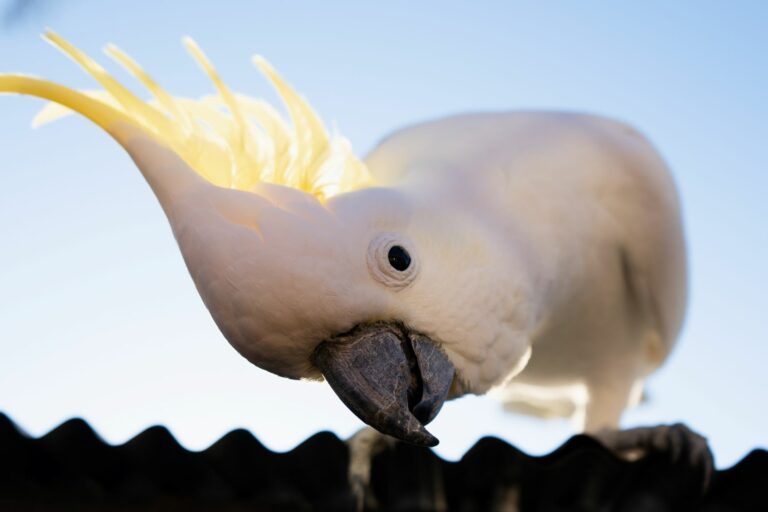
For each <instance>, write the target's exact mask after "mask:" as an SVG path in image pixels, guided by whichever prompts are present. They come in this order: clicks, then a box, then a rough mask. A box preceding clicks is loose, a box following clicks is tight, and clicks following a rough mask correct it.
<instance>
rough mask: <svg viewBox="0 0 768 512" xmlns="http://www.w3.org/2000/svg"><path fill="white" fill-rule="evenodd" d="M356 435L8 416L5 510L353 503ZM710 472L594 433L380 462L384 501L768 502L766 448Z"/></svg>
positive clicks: (630, 505)
mask: <svg viewBox="0 0 768 512" xmlns="http://www.w3.org/2000/svg"><path fill="white" fill-rule="evenodd" d="M347 457H348V452H347V446H346V444H345V443H344V442H343V441H341V440H340V439H339V438H337V437H336V436H335V435H333V434H330V433H327V432H321V433H319V434H316V435H314V436H312V437H311V438H309V439H307V440H306V441H305V442H304V443H302V444H301V445H299V446H297V447H296V448H294V449H293V450H291V451H289V452H286V453H275V452H272V451H270V450H268V449H267V448H265V447H264V446H263V445H262V444H261V443H260V442H259V441H258V440H257V439H256V438H255V437H253V435H252V434H250V433H249V432H247V431H245V430H234V431H232V432H230V433H228V434H226V435H225V436H224V437H222V438H221V439H220V440H219V441H217V442H216V443H214V444H213V445H211V446H210V447H209V448H208V449H206V450H204V451H201V452H190V451H188V450H186V449H184V448H183V447H182V446H181V445H179V443H178V442H177V441H176V439H175V438H174V437H173V436H172V435H171V433H170V432H169V431H168V430H167V429H165V428H164V427H151V428H149V429H147V430H145V431H144V432H142V433H140V434H139V435H137V436H136V437H134V438H133V439H131V440H130V441H128V442H127V443H125V444H123V445H119V446H112V445H109V444H107V443H105V442H104V441H103V440H101V439H100V438H99V436H98V434H96V432H94V431H93V429H91V427H90V426H89V425H88V424H87V423H86V422H85V421H83V420H80V419H73V420H69V421H67V422H65V423H63V424H62V425H60V426H59V427H57V428H56V429H54V430H52V431H51V432H49V433H48V434H46V435H45V436H43V437H40V438H31V437H29V436H26V435H25V434H23V433H22V432H21V431H20V430H19V429H18V428H17V427H16V426H15V424H14V423H13V422H12V421H11V420H10V419H9V418H8V417H7V416H4V415H2V414H0V510H14V511H15V510H40V511H45V510H56V511H61V510H78V511H90V510H93V511H95V510H99V511H111V510H120V511H129V510H131V511H132V510H184V511H203V510H216V511H245V510H354V503H355V502H354V498H353V496H352V494H351V492H350V490H349V487H348V485H347V483H346V471H347ZM702 478H703V477H702V475H701V474H700V473H699V472H698V471H697V470H696V468H691V467H687V465H686V463H685V462H683V461H681V460H678V461H674V460H669V459H668V458H667V457H665V456H662V455H655V456H649V457H646V458H643V459H641V460H639V461H636V462H631V463H630V462H626V461H623V460H620V459H618V458H616V457H615V456H614V455H613V454H612V453H611V452H609V451H608V450H607V449H605V448H604V447H603V446H602V445H600V444H599V443H597V442H596V441H595V440H593V439H591V438H589V437H587V436H575V437H573V438H571V439H570V440H569V441H568V442H566V443H565V444H564V445H563V446H561V447H560V448H559V449H557V450H555V451H554V452H552V453H551V454H549V455H546V456H543V457H532V456H529V455H527V454H525V453H523V452H521V451H519V450H517V449H515V448H514V447H512V446H510V445H509V444H507V443H505V442H503V441H501V440H499V439H494V438H485V439H482V440H480V441H479V442H478V443H477V444H476V445H475V446H474V447H473V448H471V449H470V450H469V451H468V452H467V453H466V454H465V455H464V457H463V458H462V459H461V460H460V461H459V462H448V461H445V460H442V459H440V458H439V457H437V456H436V455H435V454H434V453H433V452H431V451H429V450H426V449H422V448H417V447H412V446H409V445H405V444H397V445H396V446H395V448H394V449H392V450H389V451H387V452H384V453H382V454H380V455H378V456H376V458H375V459H374V461H373V469H372V483H371V486H372V491H373V494H374V496H375V499H376V501H377V502H378V504H379V510H460V511H471V510H482V511H485V510H504V511H506V510H510V511H511V510H522V511H526V510H536V511H550V510H552V511H555V510H557V511H561V510H562V511H565V510H621V511H645V510H653V511H664V510H674V511H677V510H701V511H708V512H710V511H721V510H760V511H766V510H768V452H766V451H765V450H755V451H753V452H751V453H750V454H748V455H747V456H746V457H745V458H744V459H743V460H742V461H741V462H740V463H739V464H737V465H735V466H734V467H732V468H730V469H727V470H723V471H718V472H717V473H716V474H715V475H714V477H713V480H712V483H711V485H710V487H709V488H708V489H707V490H706V491H705V492H704V493H702Z"/></svg>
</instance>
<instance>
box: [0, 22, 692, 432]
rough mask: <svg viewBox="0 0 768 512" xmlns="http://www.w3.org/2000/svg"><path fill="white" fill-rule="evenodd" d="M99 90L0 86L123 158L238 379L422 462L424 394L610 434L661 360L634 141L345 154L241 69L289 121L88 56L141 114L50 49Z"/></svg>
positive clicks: (605, 132)
mask: <svg viewBox="0 0 768 512" xmlns="http://www.w3.org/2000/svg"><path fill="white" fill-rule="evenodd" d="M46 38H47V40H48V41H49V42H51V43H52V44H53V45H54V46H56V47H57V48H59V49H60V50H62V51H63V52H64V53H66V54H67V55H68V56H69V57H71V58H72V59H73V60H74V61H76V62H77V63H78V64H79V65H80V66H81V67H82V68H84V69H85V70H86V71H87V72H88V73H89V74H90V75H91V76H93V77H94V78H95V79H96V80H97V81H98V82H99V84H100V85H101V86H102V87H103V90H100V91H84V92H78V91H75V90H72V89H69V88H67V87H64V86H62V85H58V84H56V83H52V82H49V81H45V80H41V79H37V78H32V77H28V76H21V75H9V74H6V75H0V92H4V93H18V94H26V95H32V96H38V97H41V98H44V99H47V100H50V101H52V102H54V103H53V104H49V105H48V106H47V107H45V109H44V110H43V111H42V112H41V113H40V115H39V116H38V117H37V118H36V120H35V124H41V123H43V122H47V121H51V120H53V119H55V118H57V117H61V116H62V115H64V114H66V113H68V112H70V111H75V112H78V113H80V114H82V115H84V116H86V117H87V118H89V119H90V120H91V121H93V122H95V123H96V124H98V125H99V126H100V127H101V128H103V129H104V130H105V131H106V132H107V133H108V134H109V135H111V136H112V137H113V138H114V139H115V140H116V141H117V142H118V143H119V144H120V145H121V146H122V147H123V148H124V149H125V150H126V151H127V152H128V154H129V155H130V156H131V157H132V159H133V160H134V162H135V163H136V165H137V167H138V168H139V169H140V170H141V172H142V174H143V175H144V178H145V179H146V180H147V182H148V183H149V185H150V187H151V188H152V191H153V192H154V194H155V195H156V196H157V199H158V200H159V202H160V205H161V206H162V208H163V210H164V212H165V214H166V216H167V218H168V221H169V222H170V226H171V228H172V230H173V234H174V236H175V238H176V240H177V242H178V245H179V248H180V250H181V253H182V255H183V257H184V261H185V263H186V265H187V268H188V270H189V273H190V275H191V277H192V279H193V281H194V283H195V285H196V287H197V290H198V292H199V293H200V296H201V297H202V300H203V302H204V303H205V305H206V306H207V308H208V310H209V311H210V313H211V316H212V317H213V319H214V321H215V322H216V324H217V325H218V327H219V329H220V330H221V332H222V334H223V335H224V337H225V338H226V339H227V340H228V341H229V343H230V344H231V345H232V346H233V347H234V348H235V349H236V350H237V351H238V352H239V353H240V354H242V356H243V357H245V358H246V359H247V360H248V361H250V362H251V363H253V364H254V365H256V366H258V367H260V368H263V369H264V370H267V371H270V372H272V373H275V374H277V375H280V376H283V377H288V378H291V379H322V378H324V379H325V380H326V381H327V382H328V383H329V384H330V386H331V387H332V388H333V390H334V391H335V393H336V394H337V395H338V396H339V398H340V399H341V400H342V401H343V402H344V403H345V404H346V405H347V406H348V407H349V409H351V411H352V412H354V413H355V414H356V415H357V416H358V417H359V418H360V419H361V420H362V421H364V422H365V423H367V424H369V425H371V426H372V427H374V428H375V429H377V430H378V431H380V432H382V433H385V434H389V435H391V436H394V437H396V438H399V439H401V440H404V441H407V442H410V443H414V444H417V445H423V446H433V445H435V444H437V439H436V438H435V437H434V436H433V435H432V434H430V433H429V432H428V431H427V430H426V428H425V425H426V424H428V423H429V422H430V421H431V420H432V419H433V418H434V417H435V416H436V415H437V414H438V412H439V410H440V408H441V406H442V404H443V402H444V401H445V400H446V399H449V398H453V397H459V396H461V395H465V394H468V393H469V394H484V393H486V392H488V391H489V390H491V389H500V390H501V393H502V395H503V397H504V399H505V401H506V403H507V405H508V406H509V407H510V408H513V409H517V410H522V411H525V412H529V413H534V414H537V415H540V416H553V415H556V416H568V417H572V418H574V419H575V421H577V422H578V423H579V429H580V430H583V431H586V432H599V431H602V430H604V429H616V428H617V427H618V425H619V419H620V417H621V414H622V411H624V409H625V408H626V407H627V406H628V405H630V404H632V403H633V402H634V401H637V399H638V398H639V396H640V393H641V390H642V385H643V381H644V379H645V378H646V376H648V374H650V373H651V372H652V371H653V370H655V369H656V368H657V367H658V366H659V365H660V364H661V363H662V362H663V361H664V360H665V358H666V357H667V356H668V355H669V353H670V351H671V350H672V348H673V345H674V343H675V340H676V338H677V335H678V331H679V330H680V327H681V322H682V321H683V316H684V312H685V306H686V254H685V252H686V251H685V244H684V238H683V230H682V225H681V218H680V206H679V201H678V196H677V192H676V188H675V185H674V183H673V180H672V178H671V177H670V174H669V172H668V170H667V167H666V165H665V164H664V162H663V161H662V159H661V158H660V156H659V155H658V153H657V152H656V150H655V149H654V148H653V146H652V145H651V144H650V143H649V142H648V141H647V140H646V139H645V138H644V137H643V136H642V135H641V134H640V133H638V132H637V131H636V130H634V129H633V128H631V127H630V126H628V125H626V124H623V123H621V122H617V121H613V120H610V119H606V118H602V117H597V116H593V115H584V114H574V113H557V112H514V113H496V114H492V113H483V114H468V115H457V116H454V117H449V118H445V119H440V120H436V121H429V122H425V123H421V124H417V125H414V126H411V127H408V128H405V129H402V130H399V131H397V132H396V133H394V134H393V135H391V136H389V137H387V138H386V139H385V140H384V141H383V142H382V143H381V144H380V145H379V146H378V147H377V148H375V149H374V150H373V151H372V152H371V153H370V154H369V155H368V157H367V158H366V159H365V160H364V161H361V160H358V159H357V158H356V157H355V156H354V154H353V153H352V151H351V149H350V145H349V143H348V142H347V140H346V139H344V138H343V137H341V136H339V135H334V136H329V135H328V133H327V131H326V129H325V128H324V126H323V124H322V122H321V121H320V119H319V118H318V116H317V115H316V114H315V113H314V111H313V110H312V109H311V108H310V107H309V105H308V104H307V103H306V102H305V100H304V99H303V98H302V97H301V96H299V95H298V94H297V93H296V92H295V91H294V90H293V89H292V88H291V87H290V86H289V85H288V84H287V83H286V82H285V81H284V80H283V79H282V78H281V77H280V76H279V75H278V74H277V73H276V72H275V70H274V69H273V68H272V67H271V66H270V65H269V64H268V63H267V62H266V61H265V60H264V59H263V58H260V57H256V58H255V59H254V62H255V64H256V65H257V66H258V67H259V68H260V69H261V71H262V72H263V73H264V74H265V75H266V77H267V78H268V79H269V80H270V81H271V83H272V84H273V85H274V86H275V88H276V89H277V92H278V93H279V95H280V96H281V98H282V100H283V101H284V103H285V106H286V107H287V111H288V113H289V115H290V122H287V121H285V120H284V119H283V118H282V117H281V115H280V114H279V113H278V112H277V110H275V109H274V108H272V107H271V106H270V105H268V104H267V103H265V102H263V101H261V100H257V99H253V98H251V97H248V96H245V95H240V94H235V93H233V92H232V91H230V89H229V88H228V87H227V86H226V85H225V84H224V83H223V81H222V80H221V78H220V77H219V75H218V74H217V72H216V71H215V69H214V67H213V66H212V64H211V63H210V61H209V60H208V58H207V57H206V56H205V55H204V54H203V52H202V51H201V50H200V48H199V47H198V46H197V45H196V44H195V43H194V42H193V41H192V40H191V39H185V44H186V47H187V48H188V50H189V51H190V53H191V54H192V55H193V57H194V58H195V59H196V60H197V62H198V63H199V64H200V65H201V67H202V68H203V69H204V71H205V72H206V73H207V75H208V76H209V77H210V78H211V80H212V81H213V83H214V85H215V87H216V90H217V94H216V95H213V96H208V97H203V98H202V99H199V100H192V99H186V98H179V97H173V96H171V95H170V94H168V93H167V92H166V91H165V90H164V89H162V88H161V87H160V86H159V85H158V84H157V83H156V82H155V81H154V80H153V79H152V78H150V77H149V76H148V75H147V74H146V73H145V71H144V70H142V68H140V67H139V65H138V64H137V63H136V62H135V61H133V60H132V59H131V58H130V57H129V56H128V55H126V54H125V53H123V52H122V51H120V50H119V49H117V48H116V47H114V46H108V47H107V49H106V53H107V54H108V55H109V56H110V57H111V58H113V59H114V60H116V61H117V62H118V63H119V64H120V65H121V66H123V67H124V68H126V69H127V70H128V71H129V72H130V73H131V74H132V75H134V76H135V77H136V78H137V79H138V80H139V81H140V82H141V83H142V84H143V85H144V86H146V88H147V89H148V90H149V92H150V93H151V94H152V96H153V99H152V100H150V101H144V100H142V99H140V98H139V97H138V96H136V95H134V93H132V92H131V91H129V90H128V89H127V88H125V87H124V86H123V85H121V84H120V83H119V82H118V81H117V80H116V79H115V78H113V76H112V75H110V74H109V73H107V72H106V71H105V70H104V69H103V68H102V67H100V66H99V64H97V63H96V62H95V61H94V60H92V59H91V58H90V57H88V56H87V55H85V54H84V53H82V52H81V51H79V50H78V49H76V48H75V47H74V46H72V45H71V44H69V43H68V42H67V41H65V40H64V39H62V38H61V37H59V36H58V35H56V34H54V33H48V34H47V35H46Z"/></svg>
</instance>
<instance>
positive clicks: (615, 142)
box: [366, 112, 686, 430]
mask: <svg viewBox="0 0 768 512" xmlns="http://www.w3.org/2000/svg"><path fill="white" fill-rule="evenodd" d="M366 163H367V165H368V167H369V169H370V171H371V173H372V174H373V176H374V177H375V178H376V179H377V180H379V181H381V182H383V183H387V184H391V185H392V186H395V187H403V188H405V189H409V188H412V189H414V190H423V193H424V194H425V195H429V196H432V195H435V191H434V189H430V188H423V187H419V183H441V184H443V186H444V190H443V191H441V192H439V194H438V195H440V196H442V197H443V198H448V200H447V201H446V200H444V199H441V200H440V201H437V203H438V204H446V203H447V204H450V205H451V208H452V209H455V213H454V214H455V215H459V216H464V217H468V218H473V219H475V221H476V222H477V223H479V224H482V225H484V226H485V228H486V229H487V231H489V232H491V233H493V236H495V237H497V238H498V247H499V248H500V250H503V251H508V252H509V257H508V265H509V269H508V270H509V272H511V273H513V274H515V276H514V280H515V281H517V282H518V284H517V286H516V287H512V286H510V287H509V289H508V290H507V291H508V292H509V293H510V294H513V293H527V294H529V295H528V296H527V297H525V298H524V299H523V300H521V298H520V297H509V298H507V300H506V301H505V302H506V303H507V304H512V305H513V306H514V307H516V308H518V311H510V312H509V315H510V316H515V315H518V316H519V314H520V313H519V309H520V306H521V303H522V304H526V305H527V306H526V307H525V309H526V310H527V316H528V325H529V328H530V331H529V332H528V333H527V335H526V336H525V338H527V339H528V341H529V343H530V347H531V354H530V359H529V360H528V361H527V364H525V366H524V369H522V371H521V372H520V373H519V374H517V375H516V376H514V378H512V379H510V380H509V381H508V382H507V383H506V384H505V386H504V389H503V390H502V394H503V397H504V399H505V400H506V401H507V403H508V405H509V406H510V407H512V408H515V409H517V410H519V411H523V412H529V413H534V414H537V415H542V416H551V415H559V416H570V415H576V417H577V420H578V421H579V422H580V423H581V425H582V426H585V427H587V429H589V430H595V429H598V428H604V427H616V426H617V424H618V420H619V415H620V414H621V412H622V411H623V410H624V408H625V407H626V406H627V405H628V403H629V402H630V401H632V400H633V399H634V398H636V395H637V393H638V392H639V390H640V385H641V383H642V381H643V379H644V378H645V376H646V375H647V374H648V373H650V372H651V371H652V370H653V369H655V368H656V367H657V366H658V365H659V364H660V363H661V362H662V360H663V359H664V358H665V356H666V355H667V354H668V353H669V351H670V349H671V348H672V345H673V343H674V341H675V338H676V336H677V333H678V330H679V328H680V324H681V322H682V318H683V314H684V309H685V297H686V264H685V246H684V242H683V235H682V226H681V220H680V212H679V205H678V199H677V194H676V192H675V187H674V184H673V182H672V179H671V177H670V176H669V174H668V171H667V169H666V166H665V165H664V163H663V162H662V160H661V159H660V157H659V156H658V154H657V153H656V151H655V150H654V148H653V147H652V146H651V145H650V144H649V143H648V142H647V141H646V140H645V138H644V137H643V136H642V135H640V134H639V133H638V132H637V131H635V130H634V129H632V128H630V127H629V126H627V125H625V124H623V123H620V122H616V121H611V120H608V119H605V118H600V117H596V116H590V115H581V114H569V113H550V112H517V113H499V114H469V115H461V116H454V117H449V118H446V119H442V120H437V121H433V122H428V123H423V124H419V125H416V126H413V127H410V128H406V129H404V130H400V131H398V132H396V133H395V134H394V135H392V136H390V137H388V138H387V139H385V141H384V142H383V143H382V144H381V145H380V146H379V147H378V148H376V149H375V150H374V151H373V152H372V153H371V154H370V155H369V156H368V157H367V158H366ZM426 202H427V203H430V202H432V203H434V202H435V201H429V200H427V201H426ZM449 225H450V223H449ZM467 264H468V265H469V264H472V263H471V261H467ZM521 265H522V266H521ZM502 275H505V274H502ZM499 277H500V278H501V276H499ZM521 279H522V280H523V283H522V285H521V284H520V283H519V280H521ZM495 286H500V287H504V282H503V279H500V280H499V282H497V283H495ZM459 307H461V304H459ZM441 321H442V319H441ZM473 341H475V340H473V339H472V338H471V337H469V338H468V339H466V341H465V342H464V344H465V345H471V344H472V343H473ZM505 341H506V342H508V343H514V342H515V340H514V339H508V340H501V341H500V343H503V342H505ZM473 348H475V349H477V351H478V353H479V354H482V355H481V357H482V358H483V359H484V362H483V364H481V365H480V368H481V370H480V373H479V374H478V380H477V381H476V382H475V383H474V389H475V390H476V391H477V390H482V391H484V390H485V389H487V387H488V386H489V385H490V384H497V383H498V381H497V380H496V379H498V374H495V373H494V372H493V371H492V370H489V371H488V375H489V376H492V378H491V379H488V380H484V379H483V373H482V369H483V368H485V367H486V366H484V365H488V366H490V365H492V364H494V363H501V362H500V358H499V357H498V352H499V348H498V347H494V346H490V347H478V346H473ZM465 350H467V349H466V348H465ZM501 351H502V352H503V350H501ZM633 394H634V395H635V396H631V395H633ZM585 416H586V417H585Z"/></svg>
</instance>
